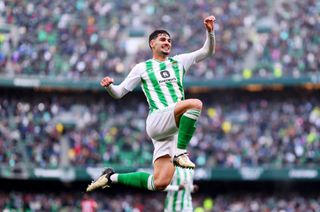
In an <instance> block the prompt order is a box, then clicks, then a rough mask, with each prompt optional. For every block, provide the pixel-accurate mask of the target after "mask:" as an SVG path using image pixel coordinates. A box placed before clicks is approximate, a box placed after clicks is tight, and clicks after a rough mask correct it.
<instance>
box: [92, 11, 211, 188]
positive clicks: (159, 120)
mask: <svg viewBox="0 0 320 212" xmlns="http://www.w3.org/2000/svg"><path fill="white" fill-rule="evenodd" d="M214 22H215V17H214V16H209V17H207V18H205V19H204V21H203V23H204V26H205V28H206V41H205V43H204V45H203V47H202V48H201V49H199V50H197V51H194V52H191V53H186V54H180V55H176V56H174V57H169V54H170V51H171V38H170V34H169V33H168V32H167V31H165V30H156V31H154V32H153V33H151V34H150V36H149V46H150V48H151V50H152V56H153V57H152V59H149V60H147V61H145V62H142V63H139V64H137V65H135V66H134V67H133V69H132V70H131V71H130V73H129V75H128V76H127V77H126V79H125V80H124V81H123V82H122V83H121V84H120V85H113V82H114V80H113V78H110V77H108V76H106V77H104V78H103V79H102V80H101V82H100V84H101V86H103V87H105V88H106V90H107V91H108V93H109V94H110V95H111V96H112V97H114V98H116V99H119V98H122V97H123V96H124V95H125V94H127V93H128V92H129V91H132V90H133V89H134V88H135V87H136V86H138V85H141V88H142V90H143V92H144V94H145V96H146V98H147V101H148V103H149V109H150V112H149V115H148V118H147V121H146V130H147V133H148V135H149V136H150V138H151V139H152V142H153V145H154V152H153V165H154V172H153V175H150V174H148V173H144V172H134V173H128V174H118V173H114V171H113V170H112V169H111V168H107V169H106V170H105V171H104V172H103V173H102V175H101V176H100V177H99V178H98V179H97V180H96V181H94V182H92V183H91V184H90V185H89V186H88V187H87V191H92V190H95V189H97V188H105V187H108V186H110V184H111V183H120V184H124V185H129V186H135V187H139V188H146V189H149V190H164V189H165V188H166V187H167V186H168V185H169V184H170V182H171V179H172V176H173V174H174V171H175V167H174V165H176V166H180V167H183V168H191V169H193V168H195V164H194V163H193V162H191V161H190V160H189V157H188V155H187V146H188V144H189V142H190V140H191V138H192V136H193V133H194V132H195V130H196V122H197V120H198V118H199V116H200V113H201V109H202V102H201V101H200V100H199V99H187V100H185V98H184V89H183V77H184V75H185V73H186V72H187V71H188V70H189V68H190V66H191V65H192V64H195V63H198V62H200V61H202V60H204V59H205V58H207V57H209V56H211V55H213V54H214V52H215V35H214Z"/></svg>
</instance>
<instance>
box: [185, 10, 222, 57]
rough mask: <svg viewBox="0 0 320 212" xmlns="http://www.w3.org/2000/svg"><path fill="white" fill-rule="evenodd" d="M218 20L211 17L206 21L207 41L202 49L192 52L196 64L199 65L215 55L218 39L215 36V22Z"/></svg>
mask: <svg viewBox="0 0 320 212" xmlns="http://www.w3.org/2000/svg"><path fill="white" fill-rule="evenodd" d="M215 20H216V18H215V17H214V16H209V17H207V18H205V19H204V21H203V24H204V26H205V28H206V41H205V43H204V45H203V46H202V48H201V49H199V50H197V51H194V52H191V54H193V56H194V57H195V62H196V63H198V62H200V61H202V60H204V59H205V58H207V57H209V56H211V55H213V54H214V53H215V47H216V38H215V34H214V22H215Z"/></svg>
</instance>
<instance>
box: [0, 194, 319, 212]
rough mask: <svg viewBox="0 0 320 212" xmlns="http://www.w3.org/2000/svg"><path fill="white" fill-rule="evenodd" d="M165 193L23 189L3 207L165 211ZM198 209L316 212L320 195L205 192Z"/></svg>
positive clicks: (1, 200)
mask: <svg viewBox="0 0 320 212" xmlns="http://www.w3.org/2000/svg"><path fill="white" fill-rule="evenodd" d="M164 195H165V194H164V193H148V194H146V193H137V192H135V193H134V194H133V193H130V192H123V193H121V194H116V195H113V196H111V195H106V194H102V193H96V194H94V195H90V196H89V195H80V194H78V193H77V192H74V193H70V192H65V193H59V194H57V193H52V192H49V193H46V194H44V193H22V192H10V193H9V194H7V193H3V192H0V209H1V211H4V212H9V211H16V210H18V211H52V212H55V211H83V212H91V211H92V212H94V211H106V212H109V211H110V212H111V211H112V212H143V211H145V212H147V211H154V212H158V211H159V212H160V211H163V206H164V197H165V196H164ZM193 206H194V211H195V212H223V211H252V212H258V211H259V212H260V211H263V212H267V211H272V212H276V211H277V212H285V211H286V212H300V211H301V212H302V211H303V212H316V211H319V210H320V197H319V195H308V196H305V195H301V194H295V193H288V194H287V195H270V194H269V195H268V194H263V193H258V194H250V193H247V194H241V195H239V194H236V193H234V194H233V193H230V194H225V195H218V196H216V197H210V196H208V195H204V194H201V195H200V194H199V195H198V194H197V195H194V196H193Z"/></svg>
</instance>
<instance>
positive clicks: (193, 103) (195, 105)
mask: <svg viewBox="0 0 320 212" xmlns="http://www.w3.org/2000/svg"><path fill="white" fill-rule="evenodd" d="M189 100H190V108H189V109H198V110H202V101H201V100H200V99H189Z"/></svg>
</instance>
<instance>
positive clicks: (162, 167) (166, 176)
mask: <svg viewBox="0 0 320 212" xmlns="http://www.w3.org/2000/svg"><path fill="white" fill-rule="evenodd" d="M174 171H175V167H174V165H173V163H172V160H171V157H170V156H169V155H165V156H162V157H160V158H158V159H157V160H156V161H155V162H154V171H153V176H154V183H155V185H156V186H157V185H158V186H160V187H164V188H165V187H166V186H167V185H169V184H170V182H171V179H172V177H173V175H174ZM164 188H163V189H164Z"/></svg>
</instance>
